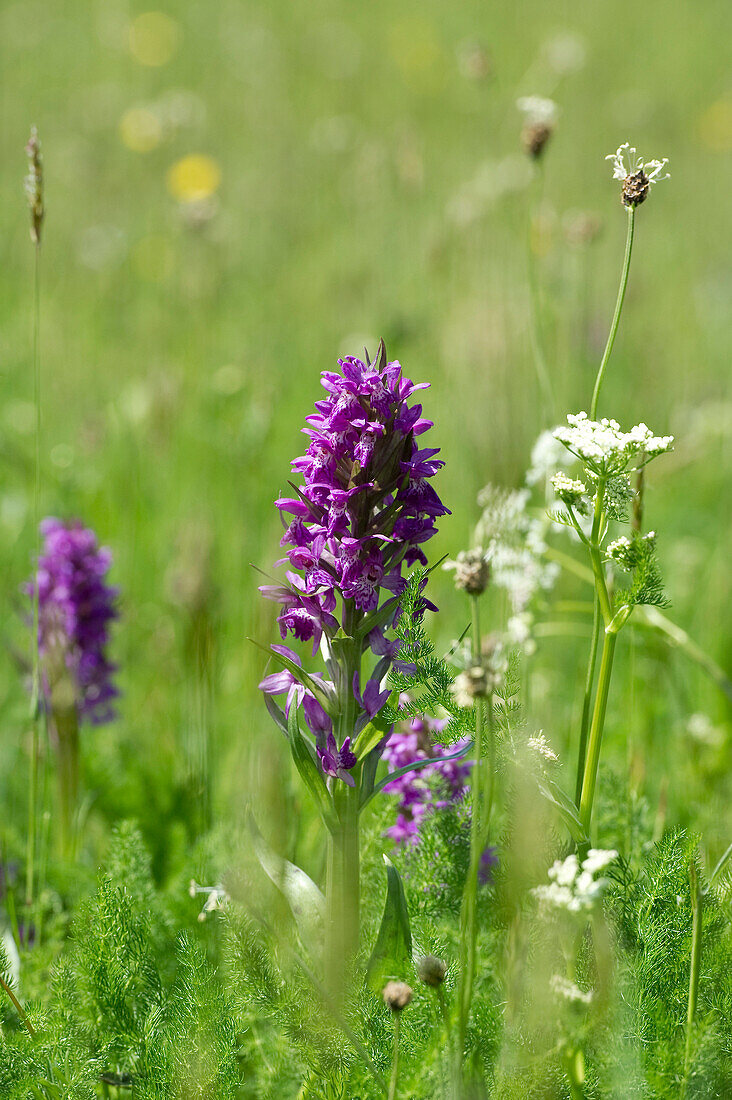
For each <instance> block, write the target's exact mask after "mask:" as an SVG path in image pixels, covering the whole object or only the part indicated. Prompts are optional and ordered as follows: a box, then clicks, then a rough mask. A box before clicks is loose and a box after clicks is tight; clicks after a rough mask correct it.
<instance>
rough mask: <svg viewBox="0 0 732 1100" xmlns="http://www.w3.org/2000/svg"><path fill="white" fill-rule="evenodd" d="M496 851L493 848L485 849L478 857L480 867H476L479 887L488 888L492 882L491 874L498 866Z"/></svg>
mask: <svg viewBox="0 0 732 1100" xmlns="http://www.w3.org/2000/svg"><path fill="white" fill-rule="evenodd" d="M498 863H499V860H498V849H497V848H493V847H490V846H489V847H488V848H485V849H484V850H483V851H482V852H481V855H480V865H479V867H478V882H479V883H480V885H481V886H490V885H491V883H492V882H493V872H494V870H495V868H496V867H497V866H498Z"/></svg>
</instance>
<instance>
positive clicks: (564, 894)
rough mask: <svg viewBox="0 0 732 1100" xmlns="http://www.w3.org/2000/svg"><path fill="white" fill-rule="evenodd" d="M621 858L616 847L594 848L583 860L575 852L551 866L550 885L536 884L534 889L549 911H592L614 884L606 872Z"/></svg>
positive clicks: (536, 895)
mask: <svg viewBox="0 0 732 1100" xmlns="http://www.w3.org/2000/svg"><path fill="white" fill-rule="evenodd" d="M617 858H618V853H617V852H616V851H615V849H610V850H607V849H603V848H590V850H589V852H588V853H587V855H586V857H585V859H583V860H582V862H581V863H580V861H579V858H578V856H577V855H576V854H574V853H573V854H572V855H570V856H567V858H566V859H565V860H560V859H558V860H556V861H555V862H554V863H553V864H552V866H551V867H550V868H549V871H548V876H549V885H547V886H536V887H535V888H534V889H533V890H532V893H533V895H534V897H536V898H538V900H539V902H540V904H541V906H542V908H544V909H545V910H547V911H551V910H564V911H566V912H568V913H590V912H592V910H593V909H594V908H595V907H596V906H597V904H598V902H599V901H600V899H601V898H602V896H603V894H604V893H605V891H606V890H607V887H608V886H609V884H610V880H609V879H608V878H606V877H604V876H603V875H602V872H603V871H604V870H605V869H606V868H607V867H609V866H610V864H611V863H612V862H613V861H614V860H616V859H617Z"/></svg>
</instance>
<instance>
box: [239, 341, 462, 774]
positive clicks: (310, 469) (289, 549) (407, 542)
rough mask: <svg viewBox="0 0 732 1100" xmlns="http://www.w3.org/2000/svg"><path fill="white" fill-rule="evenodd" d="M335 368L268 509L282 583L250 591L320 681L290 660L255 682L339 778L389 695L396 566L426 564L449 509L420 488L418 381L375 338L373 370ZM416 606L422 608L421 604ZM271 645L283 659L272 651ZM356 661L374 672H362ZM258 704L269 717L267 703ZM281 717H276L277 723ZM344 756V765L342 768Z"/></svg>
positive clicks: (347, 364) (425, 485)
mask: <svg viewBox="0 0 732 1100" xmlns="http://www.w3.org/2000/svg"><path fill="white" fill-rule="evenodd" d="M338 365H339V367H340V370H339V371H324V372H323V374H322V377H321V382H322V385H323V388H324V389H325V397H324V398H323V400H321V401H317V402H316V404H315V412H314V413H313V414H312V415H311V416H309V417H307V424H308V426H307V427H306V428H304V429H303V431H304V433H305V435H306V436H308V440H309V443H308V448H307V451H306V452H305V454H304V455H302V456H301V457H300V458H296V459H295V460H294V462H293V463H292V468H293V470H294V471H295V473H296V474H298V475H299V476H300V477H301V478H302V484H300V485H296V484H294V483H291V484H292V488H293V491H294V492H293V495H291V496H283V497H281V498H280V499H279V500H278V501H277V502H276V503H277V507H278V508H279V510H280V515H281V516H282V521H283V526H284V528H285V531H284V535H283V537H282V540H281V545H282V546H283V547H285V548H286V556H285V558H283V559H282V561H281V562H280V563H278V564H283V563H286V564H287V566H288V571H287V572H286V574H285V583H283V584H267V585H263V586H262V588H261V592H262V594H263V595H264V596H265V597H266V598H267V599H271V600H274V601H275V602H276V603H278V604H279V605H280V607H281V610H280V613H279V615H278V616H277V624H278V626H279V630H280V634H281V637H282V640H283V641H284V640H285V639H286V638H287V636H288V634H291V635H292V636H293V637H294V638H295V639H296V640H298V641H301V642H312V655H313V656H315V654H316V653H317V651H318V649H320V650H321V652H322V654H323V658H324V660H325V663H326V667H327V670H328V677H329V679H327V680H320V681H319V682H318V685H317V689H315V688H314V687H313V684H312V676H313V674H311V673H307V672H306V671H305V670H303V671H302V672H301V671H300V670H301V668H302V665H301V664H300V660H299V658H295V657H294V654H291V655H290V657H289V658H287V659H288V660H289V661H293V659H294V668H293V664H289V665H288V666H287V667H288V672H287V674H284V673H274V674H272V675H269V676H267V677H266V678H265V679H264V680H263V681H262V684H261V685H260V687H261V688H262V690H263V691H264V692H265V693H267V694H268V695H277V694H284V693H286V694H287V704H286V705H287V710H288V711H289V710H290V708H291V707H292V705H293V702H294V703H295V705H296V706H298V707H299V706H301V705H302V708H303V712H304V716H305V722H306V723H307V725H308V727H309V729H310V731H311V733H312V734H313V735H314V737H315V742H316V746H317V749H318V757H319V759H320V761H321V766H322V767H323V770H324V772H325V773H326V774H327V775H330V776H333V777H336V778H339V779H341V780H343V781H344V782H348V781H349V780H351V779H352V777H351V776H350V775H349V771H350V769H351V768H353V767H355V765H356V759H355V757H354V754H353V752H352V751H351V750H350V748H349V747H348V746H347V745H346V743H345V742H346V739H351V740H353V739H355V738H356V737H357V736H358V734H359V732H360V731H361V730H362V729H364V727H365V726H366V725H367V723H368V722H369V721H371V720H372V719H374V718H375V717H376V716H377V714H378V713H379V711H380V710H381V709H382V708H383V706H384V704H385V702H386V700H387V699H388V697H389V691H388V690H385V689H384V688H383V683H384V679H385V677H386V674H387V672H388V671H389V668H390V667H391V665H392V664H393V662H394V661H395V659H396V658H397V656H398V648H399V647H398V644H397V643H396V641H395V640H394V639H393V637H390V636H389V632H390V630H391V629H392V627H393V625H394V621H395V619H396V617H397V615H398V612H399V596H400V595H401V593H402V592H403V590H404V586H405V583H406V582H405V578H404V576H403V574H402V569H403V568H404V567H407V568H408V567H409V566H411V565H414V564H415V563H417V562H419V563H421V564H426V561H427V559H426V558H425V555H424V551H423V549H422V547H423V545H424V543H426V542H427V541H428V540H429V539H430V538H431V537H432V536H433V535H434V534H435V533H436V527H435V520H436V519H437V518H438V517H439V516H442V515H446V514H447V513H448V509H447V508H445V506H444V505H443V504H442V502H441V501H440V498H439V497H438V495H437V493H436V492H435V490H434V488H433V487H432V485H431V484H430V481H431V479H432V478H433V477H434V475H435V473H436V472H437V470H438V469H439V468H440V467H441V466H442V465H443V463H442V462H441V461H439V460H438V459H437V458H436V457H435V456H436V455H437V453H438V452H437V450H436V449H434V448H429V447H428V448H424V447H421V446H420V444H419V443H418V439H419V437H421V436H422V435H423V434H424V433H425V432H426V431H428V429H429V428H430V427H431V426H432V422H431V421H429V420H425V419H424V418H423V416H422V406H421V405H420V404H419V403H414V404H410V401H411V400H412V399H413V396H414V394H415V393H417V392H418V391H419V390H422V389H425V388H426V385H425V384H424V383H422V384H415V383H413V382H411V381H410V380H409V379H408V378H404V377H403V375H402V369H401V366H400V365H399V363H398V362H387V358H386V349H385V348H384V344H383V341H382V343H381V344H380V345H379V351H378V354H377V357H376V360H375V361H374V362H373V363H370V362H368V360H367V361H366V362H364V361H362V360H361V359H354V358H352V357H348V358H346V359H340V360H339V361H338ZM424 606H425V607H430V608H431V607H432V605H431V604H429V603H428V602H427V601H426V600H425V601H424ZM336 636H337V638H338V641H336V642H334V640H335V639H336ZM272 648H273V650H274V652H275V654H277V653H278V651H279V656H280V658H282V655H283V652H282V651H283V647H272ZM286 652H287V653H290V651H286ZM366 654H370V655H371V656H372V658H373V659H374V660H373V661H372V663H373V664H374V666H375V667H373V668H372V671H371V672H370V673H368V674H366V675H364V674H363V671H362V668H361V665H362V661H363V659H364V656H365V655H366ZM309 681H310V682H309ZM315 695H318V698H317V699H316V698H315ZM314 703H317V707H316V706H313V704H314ZM268 708H269V710H270V713H274V714H275V716H277V715H278V711H277V708H276V705H275V704H274V703H272V702H269V703H268ZM273 708H274V709H273ZM281 718H284V716H283V715H282V714H281V712H280V715H279V717H277V720H278V721H279V723H280V725H283V721H281V720H280V719H281ZM336 723H337V724H336ZM284 725H285V726H286V723H284ZM331 734H332V735H333V745H332V747H331V745H330V739H329V735H331ZM338 744H341V745H342V748H341V749H338ZM348 745H349V746H350V740H349V742H348ZM344 754H345V755H344ZM351 757H353V763H352V764H348V763H344V760H350V758H351Z"/></svg>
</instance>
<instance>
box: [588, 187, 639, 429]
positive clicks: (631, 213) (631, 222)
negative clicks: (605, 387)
mask: <svg viewBox="0 0 732 1100" xmlns="http://www.w3.org/2000/svg"><path fill="white" fill-rule="evenodd" d="M627 210H628V233H627V236H626V238H625V258H624V259H623V270H622V273H621V275H620V286H619V287H618V297H617V301H616V302H615V313H614V314H613V319H612V323H611V325H610V333H609V335H608V338H607V343H606V345H605V351H604V352H603V355H602V360H601V362H600V368H599V370H598V372H597V378H596V379H595V388H594V390H593V391H592V404H591V406H590V420H596V419H597V404H598V401H599V400H600V387H601V386H602V381H603V378H604V376H605V368H606V367H607V364H608V360H609V358H610V353H611V352H612V350H613V344H614V343H615V337H616V335H617V332H618V325H619V323H620V314H621V313H622V311H623V301H624V300H625V291H626V289H627V287H628V273H629V271H630V257H631V253H632V251H633V233H634V229H635V207H634V206H629V207H628V208H627Z"/></svg>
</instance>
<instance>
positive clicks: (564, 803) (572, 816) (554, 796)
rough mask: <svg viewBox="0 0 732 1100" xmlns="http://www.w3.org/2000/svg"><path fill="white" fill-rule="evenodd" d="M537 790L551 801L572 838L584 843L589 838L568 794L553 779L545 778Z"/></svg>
mask: <svg viewBox="0 0 732 1100" xmlns="http://www.w3.org/2000/svg"><path fill="white" fill-rule="evenodd" d="M539 790H540V791H541V793H542V794H543V796H544V798H546V800H547V802H551V804H552V806H554V808H555V810H556V811H557V813H558V814H559V816H560V817H561V819H562V821H563V822H564V824H565V825H566V826H567V828H568V829H569V832H570V834H571V836H572V839H573V840H575V841H576V842H577V843H578V844H586V843H587V842H588V839H589V838H588V836H587V833H586V832H585V827H584V825H583V824H582V822H581V820H580V815H579V810H578V809H577V807H576V806H575V804H574V802H573V801H572V799H571V798H570V797H569V795H568V794H565V792H564V791H563V790H562V788H561V787H560V786H559V784H558V783H555V782H554V780H553V779H547V780H545V782H544V783H540V784H539Z"/></svg>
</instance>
